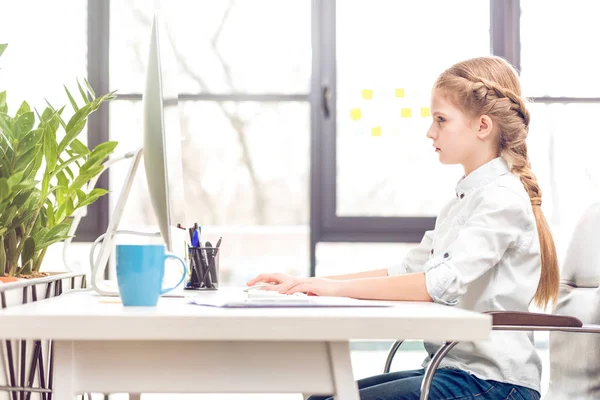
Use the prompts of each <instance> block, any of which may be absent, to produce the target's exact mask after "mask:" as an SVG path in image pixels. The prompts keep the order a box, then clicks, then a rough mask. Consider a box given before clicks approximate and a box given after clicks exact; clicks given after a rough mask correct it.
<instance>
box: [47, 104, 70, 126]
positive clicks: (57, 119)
mask: <svg viewBox="0 0 600 400" xmlns="http://www.w3.org/2000/svg"><path fill="white" fill-rule="evenodd" d="M44 100H46V104H48V107H49V108H50V111H52V116H51V117H50V118H48V120H47V122H50V121H52V123H53V124H54V123H55V124H56V129H54V132H56V131H57V130H58V125H61V126H62V127H63V129H67V125H66V124H65V121H63V119H62V118H61V114H62V112H63V111H64V109H65V107H66V106H62V107H61V109H60V110H55V109H54V107H52V104H50V103H49V102H48V100H47V99H44Z"/></svg>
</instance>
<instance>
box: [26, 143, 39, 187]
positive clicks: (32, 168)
mask: <svg viewBox="0 0 600 400" xmlns="http://www.w3.org/2000/svg"><path fill="white" fill-rule="evenodd" d="M38 147H39V148H38V151H37V153H36V155H35V157H34V159H33V162H32V163H30V164H29V165H28V166H27V167H26V168H25V173H24V174H23V176H24V177H25V179H31V178H35V177H36V176H37V173H38V171H39V169H40V167H41V166H42V161H43V160H44V152H43V151H42V145H38Z"/></svg>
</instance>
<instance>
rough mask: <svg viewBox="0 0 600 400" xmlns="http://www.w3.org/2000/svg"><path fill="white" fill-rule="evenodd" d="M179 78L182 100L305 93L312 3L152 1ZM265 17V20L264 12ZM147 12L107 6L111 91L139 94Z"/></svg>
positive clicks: (130, 1) (138, 4)
mask: <svg viewBox="0 0 600 400" xmlns="http://www.w3.org/2000/svg"><path fill="white" fill-rule="evenodd" d="M157 3H158V4H160V6H161V8H162V9H161V15H162V17H163V21H164V23H165V25H166V28H167V30H168V31H169V35H170V38H171V43H172V44H173V47H174V50H175V54H176V56H177V58H178V60H179V64H180V68H181V71H182V75H181V79H180V84H181V86H180V91H181V93H234V92H237V93H307V92H308V90H309V84H310V71H311V22H310V17H311V11H310V1H303V0H294V1H285V2H283V1H277V0H253V1H237V2H233V1H212V0H169V1H157ZM266 11H267V12H266ZM152 12H153V10H152V8H151V7H149V6H148V1H146V0H127V1H113V2H111V35H110V64H111V65H110V69H111V74H110V78H111V88H116V89H119V92H120V93H141V91H142V88H143V82H144V73H143V71H144V70H145V65H146V57H147V52H148V48H147V46H148V44H147V43H148V37H149V35H150V25H151V24H150V22H151V16H152Z"/></svg>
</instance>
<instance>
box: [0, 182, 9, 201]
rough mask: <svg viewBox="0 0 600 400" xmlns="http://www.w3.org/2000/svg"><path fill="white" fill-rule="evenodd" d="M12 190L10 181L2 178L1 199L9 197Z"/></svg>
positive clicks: (0, 184)
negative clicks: (9, 185)
mask: <svg viewBox="0 0 600 400" xmlns="http://www.w3.org/2000/svg"><path fill="white" fill-rule="evenodd" d="M9 194H10V189H9V187H8V180H7V179H6V178H0V199H3V198H6V197H8V195H9Z"/></svg>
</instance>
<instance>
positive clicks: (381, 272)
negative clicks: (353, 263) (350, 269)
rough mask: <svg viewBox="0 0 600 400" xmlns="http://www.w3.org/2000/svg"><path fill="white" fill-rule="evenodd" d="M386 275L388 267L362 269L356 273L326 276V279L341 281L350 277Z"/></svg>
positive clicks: (378, 276)
mask: <svg viewBox="0 0 600 400" xmlns="http://www.w3.org/2000/svg"><path fill="white" fill-rule="evenodd" d="M384 276H388V272H387V269H386V268H382V269H375V270H372V271H362V272H356V273H354V274H344V275H332V276H325V277H324V278H325V279H335V280H339V281H345V280H349V279H362V278H381V277H384Z"/></svg>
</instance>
